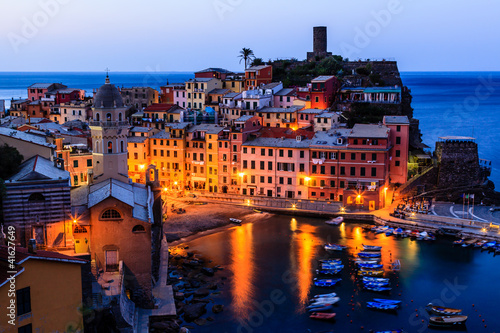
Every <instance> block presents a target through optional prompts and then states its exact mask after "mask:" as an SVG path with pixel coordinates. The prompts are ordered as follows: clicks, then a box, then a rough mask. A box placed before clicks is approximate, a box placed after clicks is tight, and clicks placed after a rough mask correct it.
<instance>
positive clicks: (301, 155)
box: [300, 150, 304, 158]
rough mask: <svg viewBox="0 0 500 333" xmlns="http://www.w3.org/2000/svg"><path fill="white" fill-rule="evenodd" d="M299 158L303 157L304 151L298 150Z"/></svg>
mask: <svg viewBox="0 0 500 333" xmlns="http://www.w3.org/2000/svg"><path fill="white" fill-rule="evenodd" d="M300 158H304V151H303V150H301V151H300Z"/></svg>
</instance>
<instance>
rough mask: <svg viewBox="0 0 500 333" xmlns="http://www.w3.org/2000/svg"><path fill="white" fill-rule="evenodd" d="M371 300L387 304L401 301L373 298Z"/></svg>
mask: <svg viewBox="0 0 500 333" xmlns="http://www.w3.org/2000/svg"><path fill="white" fill-rule="evenodd" d="M373 301H375V302H379V303H387V304H401V301H400V300H396V299H384V298H374V299H373Z"/></svg>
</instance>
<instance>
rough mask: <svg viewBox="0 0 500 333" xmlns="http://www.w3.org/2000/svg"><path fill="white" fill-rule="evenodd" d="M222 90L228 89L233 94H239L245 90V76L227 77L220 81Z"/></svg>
mask: <svg viewBox="0 0 500 333" xmlns="http://www.w3.org/2000/svg"><path fill="white" fill-rule="evenodd" d="M222 88H223V89H229V90H231V91H232V92H235V93H241V92H242V91H243V90H245V75H244V74H241V75H237V74H235V75H229V76H227V77H226V79H225V80H223V81H222Z"/></svg>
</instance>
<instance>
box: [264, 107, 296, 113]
mask: <svg viewBox="0 0 500 333" xmlns="http://www.w3.org/2000/svg"><path fill="white" fill-rule="evenodd" d="M300 109H302V106H291V107H289V108H272V107H264V108H262V109H260V110H259V111H258V112H262V113H291V112H297V111H299V110H300Z"/></svg>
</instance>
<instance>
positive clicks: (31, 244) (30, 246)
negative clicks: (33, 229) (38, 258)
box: [28, 238, 36, 254]
mask: <svg viewBox="0 0 500 333" xmlns="http://www.w3.org/2000/svg"><path fill="white" fill-rule="evenodd" d="M28 252H29V253H32V254H36V240H35V239H33V238H32V239H30V240H29V241H28Z"/></svg>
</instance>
